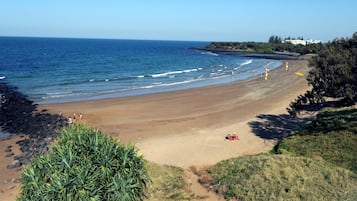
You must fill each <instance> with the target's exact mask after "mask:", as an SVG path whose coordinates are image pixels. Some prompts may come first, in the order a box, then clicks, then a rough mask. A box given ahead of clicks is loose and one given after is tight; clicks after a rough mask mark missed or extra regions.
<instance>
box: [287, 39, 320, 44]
mask: <svg viewBox="0 0 357 201" xmlns="http://www.w3.org/2000/svg"><path fill="white" fill-rule="evenodd" d="M283 43H291V44H293V45H308V44H316V43H321V41H320V40H311V39H310V40H301V39H292V40H284V41H283Z"/></svg>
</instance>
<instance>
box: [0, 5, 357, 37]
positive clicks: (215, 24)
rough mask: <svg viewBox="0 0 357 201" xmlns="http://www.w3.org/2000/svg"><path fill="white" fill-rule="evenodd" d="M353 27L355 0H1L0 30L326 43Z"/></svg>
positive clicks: (24, 33)
mask: <svg viewBox="0 0 357 201" xmlns="http://www.w3.org/2000/svg"><path fill="white" fill-rule="evenodd" d="M356 31H357V1H356V0H328V1H326V0H290V1H288V0H270V1H267V0H160V1H159V0H126V1H124V0H1V1H0V36H45V37H75V38H121V39H159V40H200V41H267V40H268V38H269V36H271V35H279V36H282V37H287V36H291V37H300V36H302V37H304V38H306V39H319V40H323V41H325V42H327V41H329V40H333V39H335V38H337V37H338V38H340V37H351V36H352V34H353V33H354V32H356Z"/></svg>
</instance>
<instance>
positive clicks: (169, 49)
mask: <svg viewBox="0 0 357 201" xmlns="http://www.w3.org/2000/svg"><path fill="white" fill-rule="evenodd" d="M206 44H208V43H207V42H182V41H146V40H107V39H60V38H21V37H0V81H6V82H8V83H10V84H11V85H14V86H17V87H18V89H19V91H21V92H23V93H24V94H26V95H28V97H29V98H30V99H32V100H34V101H35V102H37V103H59V102H69V101H78V100H89V99H100V98H109V97H123V96H132V95H141V94H147V93H156V92H163V91H173V90H181V89H187V88H193V87H201V86H207V85H215V84H223V83H229V82H233V81H237V80H242V79H247V78H249V77H252V76H260V74H261V73H262V72H264V69H265V67H266V66H268V67H269V68H270V69H273V68H276V67H278V66H280V65H281V61H277V60H268V59H253V58H245V57H240V56H236V55H218V54H214V53H210V52H204V51H198V50H193V49H190V48H191V47H202V46H205V45H206Z"/></svg>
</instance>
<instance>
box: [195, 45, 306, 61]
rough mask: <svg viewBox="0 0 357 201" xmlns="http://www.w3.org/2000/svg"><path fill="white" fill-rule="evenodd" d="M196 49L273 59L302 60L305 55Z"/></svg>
mask: <svg viewBox="0 0 357 201" xmlns="http://www.w3.org/2000/svg"><path fill="white" fill-rule="evenodd" d="M192 49H194V50H200V51H206V52H212V53H216V54H223V55H238V56H242V57H249V58H257V59H273V60H302V59H303V57H304V56H301V55H300V54H298V53H292V52H291V53H289V52H286V53H285V52H274V53H260V52H248V51H242V50H228V49H224V48H222V49H219V48H206V47H203V48H196V47H195V48H192Z"/></svg>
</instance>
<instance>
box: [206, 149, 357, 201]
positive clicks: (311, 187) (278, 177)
mask: <svg viewBox="0 0 357 201" xmlns="http://www.w3.org/2000/svg"><path fill="white" fill-rule="evenodd" d="M206 173H207V175H209V176H210V177H212V180H211V184H210V185H211V186H212V187H213V188H214V189H215V190H216V191H217V192H219V193H221V194H223V195H224V196H225V198H226V199H242V200H348V199H353V198H356V196H357V190H356V189H357V185H356V184H357V175H356V174H354V173H353V172H351V171H349V170H346V169H344V168H340V167H335V166H333V165H331V164H329V163H327V162H325V161H323V160H320V161H319V160H313V159H310V158H306V157H293V156H286V155H255V156H246V157H240V158H234V159H230V160H225V161H222V162H219V163H218V164H216V165H214V166H213V167H211V168H208V169H207V170H206Z"/></svg>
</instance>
